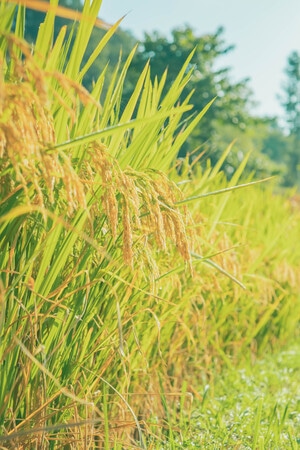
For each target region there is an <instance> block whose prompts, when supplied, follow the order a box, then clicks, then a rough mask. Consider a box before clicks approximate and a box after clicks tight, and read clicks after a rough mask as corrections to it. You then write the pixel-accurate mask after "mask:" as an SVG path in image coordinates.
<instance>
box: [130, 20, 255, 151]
mask: <svg viewBox="0 0 300 450" xmlns="http://www.w3.org/2000/svg"><path fill="white" fill-rule="evenodd" d="M223 31H224V30H223V28H219V29H218V30H217V31H216V33H213V34H206V35H203V36H197V35H196V34H195V33H194V31H193V29H192V28H190V27H189V26H185V27H184V28H176V29H174V30H173V31H172V32H171V37H170V38H167V37H165V36H162V35H160V34H159V33H158V32H154V33H153V34H147V33H146V34H145V37H144V40H142V41H141V43H140V45H139V48H138V51H137V53H136V55H135V57H134V59H133V62H132V65H131V68H130V70H129V79H128V85H127V95H128V96H129V95H130V92H132V90H133V88H134V86H135V84H136V81H137V78H138V75H139V74H140V73H141V70H142V68H143V67H144V65H145V64H146V62H147V61H148V60H150V65H151V70H152V80H154V78H155V76H158V77H161V76H162V74H163V73H164V71H165V69H166V68H167V69H168V77H167V82H166V89H168V87H169V86H170V85H171V84H172V82H173V81H174V79H175V77H176V75H177V73H178V72H179V70H180V69H181V67H182V66H183V64H184V62H185V60H186V59H187V57H188V55H189V54H190V53H191V52H192V51H193V50H194V49H196V50H195V53H194V55H193V58H192V60H191V63H190V68H193V74H192V77H191V80H190V82H189V83H188V85H187V87H186V89H185V91H184V92H183V96H186V95H187V94H188V93H189V92H191V91H192V90H194V91H195V92H194V94H193V97H192V99H191V103H193V105H194V111H201V110H202V109H203V108H204V106H205V105H206V104H207V103H208V102H209V101H210V100H212V99H213V98H214V97H216V101H215V103H214V104H213V106H212V107H211V108H210V109H209V110H208V112H207V113H206V114H205V116H204V117H203V119H202V120H201V122H200V125H199V127H197V129H196V130H194V132H193V134H192V136H191V137H190V138H189V139H188V141H187V142H186V144H185V145H184V146H183V148H182V150H181V154H180V156H184V155H185V154H187V153H192V152H193V151H194V150H195V149H196V148H199V147H201V146H202V148H203V145H205V144H207V143H209V145H208V148H210V149H212V147H211V145H210V143H211V142H212V140H213V137H214V135H215V134H216V133H217V131H216V130H217V128H218V123H220V122H221V123H232V124H235V125H236V126H237V127H239V128H244V127H245V123H246V122H247V121H248V120H249V112H248V106H250V101H251V100H249V99H251V95H252V93H251V91H250V89H249V87H248V84H247V80H242V81H240V82H238V83H232V82H231V80H230V70H229V69H228V68H221V69H220V68H216V62H218V59H219V58H220V57H221V56H223V55H225V54H227V53H228V52H230V51H231V50H232V48H233V47H232V46H228V45H226V44H225V42H224V39H223V36H222V35H223ZM211 156H212V157H213V155H211Z"/></svg>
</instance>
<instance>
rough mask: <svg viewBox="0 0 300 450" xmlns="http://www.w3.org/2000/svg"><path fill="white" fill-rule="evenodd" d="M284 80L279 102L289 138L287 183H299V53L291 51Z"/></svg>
mask: <svg viewBox="0 0 300 450" xmlns="http://www.w3.org/2000/svg"><path fill="white" fill-rule="evenodd" d="M285 75H286V81H285V84H284V85H283V91H284V94H283V96H282V97H281V104H282V106H283V107H284V109H285V117H286V124H287V129H288V132H289V138H290V148H289V153H288V173H287V177H286V184H287V185H294V184H297V185H298V186H299V185H300V180H299V164H300V54H299V53H298V52H296V51H294V52H292V53H291V54H290V56H289V57H288V61H287V66H286V69H285Z"/></svg>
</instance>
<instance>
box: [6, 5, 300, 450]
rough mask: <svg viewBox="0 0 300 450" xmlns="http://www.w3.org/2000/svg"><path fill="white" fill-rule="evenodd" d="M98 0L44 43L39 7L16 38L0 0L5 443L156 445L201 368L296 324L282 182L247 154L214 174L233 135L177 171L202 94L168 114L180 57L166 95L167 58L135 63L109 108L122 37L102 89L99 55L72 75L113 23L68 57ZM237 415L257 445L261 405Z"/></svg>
mask: <svg viewBox="0 0 300 450" xmlns="http://www.w3.org/2000/svg"><path fill="white" fill-rule="evenodd" d="M54 3H55V2H53V5H54ZM100 5H101V1H99V0H96V1H95V2H93V3H92V4H91V5H90V4H89V2H86V3H85V6H84V10H83V15H82V20H81V21H80V23H79V24H74V28H73V33H74V40H73V41H72V39H71V37H70V36H67V35H66V30H65V29H64V28H63V29H62V30H61V32H60V34H59V35H58V37H57V39H56V40H55V42H53V21H54V10H50V11H49V12H48V14H47V17H46V20H45V23H44V24H43V25H42V26H41V27H40V28H39V35H38V38H37V42H36V45H35V46H33V48H31V47H29V46H28V45H27V44H26V42H24V41H23V38H22V37H23V34H22V33H23V30H24V27H23V19H24V9H23V7H17V6H16V5H12V4H8V3H7V2H1V3H0V18H1V20H0V51H1V55H0V56H1V65H2V69H1V76H2V79H1V89H2V91H3V93H4V94H3V96H2V97H1V99H0V112H1V115H0V177H1V179H0V194H1V197H0V248H1V252H0V301H1V303H0V305H1V310H0V337H1V339H0V426H1V436H0V439H1V445H3V447H4V448H17V449H20V450H21V449H27V448H42V449H44V448H45V449H57V448H70V449H80V448H84V449H89V448H90V449H92V448H102V447H104V448H106V449H108V448H115V449H119V448H122V447H125V448H131V447H133V448H145V447H146V446H148V447H149V446H152V447H153V446H154V447H153V448H155V446H156V444H157V443H158V445H160V442H162V441H163V440H164V439H165V436H166V435H168V436H169V438H170V445H173V446H174V445H177V444H176V442H177V440H176V439H177V436H180V433H181V434H182V438H184V439H185V440H187V439H188V438H185V437H184V435H185V433H187V436H190V434H189V433H190V431H189V429H190V428H189V427H194V428H193V430H196V429H197V419H196V418H195V415H197V414H198V415H199V411H200V412H201V411H202V412H201V414H203V408H202V410H201V394H199V392H202V391H203V390H204V389H205V386H206V385H207V384H209V383H210V382H211V380H214V377H215V374H216V373H220V374H222V375H220V377H224V375H223V374H226V378H225V380H227V378H228V379H230V377H233V374H234V373H235V370H236V368H237V367H240V364H241V361H244V362H245V364H246V361H248V360H249V358H256V357H257V356H258V357H260V356H262V355H263V354H265V353H268V352H278V351H279V350H280V348H281V347H282V346H284V345H285V344H286V343H287V342H290V341H291V340H293V339H296V338H298V337H299V326H298V325H299V316H300V302H299V298H300V292H299V284H300V279H299V276H300V274H299V265H300V248H299V246H296V245H295V243H297V242H299V237H300V236H299V218H300V217H299V216H300V212H299V209H297V208H294V206H293V205H292V204H291V202H290V200H289V196H290V195H292V194H289V193H286V195H285V196H283V195H277V194H276V193H275V189H274V186H272V181H270V180H269V181H268V182H266V183H263V184H261V183H259V184H257V183H256V184H255V183H254V182H253V181H254V180H253V179H252V178H249V179H247V180H245V179H243V171H244V168H245V165H246V164H247V158H245V159H244V160H243V162H242V163H241V165H240V167H239V168H238V170H237V171H236V173H235V174H234V176H233V177H232V180H231V182H230V183H229V184H228V183H227V181H226V179H225V177H224V174H223V173H222V172H221V171H220V168H221V166H222V162H223V161H224V160H225V159H226V157H227V156H228V154H229V152H230V150H231V147H229V148H228V149H225V150H224V154H223V156H222V157H221V158H220V161H219V162H218V164H217V165H216V166H215V167H213V168H212V167H210V166H209V164H208V165H207V167H206V169H204V170H202V171H200V169H199V167H194V171H193V173H192V172H191V170H190V169H191V167H189V165H188V162H187V161H185V162H183V165H182V167H181V170H180V175H179V171H178V170H177V168H176V155H177V153H178V150H179V149H180V146H181V145H182V144H183V142H184V140H185V139H186V137H187V136H188V134H189V132H190V131H191V130H192V129H193V128H194V127H195V126H197V125H198V123H199V121H200V120H201V117H202V116H203V114H204V113H205V110H206V109H207V108H208V107H209V104H208V105H207V108H206V109H205V110H204V111H201V112H199V114H198V115H197V116H196V117H192V118H190V119H188V120H187V122H186V123H182V115H183V113H184V112H186V111H188V110H189V109H190V108H191V104H190V100H191V98H190V96H188V97H187V98H185V99H181V102H180V103H179V102H178V100H179V98H180V97H181V94H182V91H183V88H184V86H185V85H186V84H187V83H188V81H189V78H190V76H191V71H189V58H188V60H187V61H186V63H185V65H184V67H183V68H182V69H181V70H180V72H179V74H178V77H177V79H176V80H175V81H174V83H173V85H172V87H171V89H170V91H169V92H167V93H166V94H165V96H164V97H162V91H163V87H164V84H165V79H166V76H167V74H166V73H165V74H164V75H163V76H162V78H161V79H156V80H155V82H154V83H151V81H150V73H149V70H150V69H149V67H148V65H146V66H145V68H144V70H143V72H142V73H141V74H140V78H139V80H138V82H137V85H136V88H135V91H134V92H133V94H132V97H131V98H130V99H129V101H128V103H127V104H126V105H125V107H124V109H121V104H122V91H123V86H124V83H125V82H126V70H127V68H128V66H129V64H130V61H131V59H132V56H133V52H134V50H133V52H132V53H131V55H129V57H128V59H127V60H126V61H124V64H123V65H119V66H117V67H116V68H115V71H114V75H113V76H112V77H111V79H110V80H109V87H108V90H107V92H106V96H105V98H104V100H103V101H102V102H101V101H99V99H101V98H102V94H103V93H102V88H103V82H104V77H105V71H104V73H102V74H100V75H99V79H98V80H95V83H94V87H93V90H92V92H90V93H89V92H87V91H86V90H84V89H83V87H82V85H81V82H82V79H83V77H84V74H85V73H86V71H87V70H88V68H89V67H90V64H92V61H93V59H94V58H96V57H101V51H102V49H103V47H104V46H105V44H106V42H107V40H108V39H109V37H110V36H111V35H112V34H113V32H114V30H115V28H116V26H117V25H116V26H115V27H113V28H111V29H110V30H109V31H108V32H107V34H106V35H105V37H104V38H103V40H102V41H101V42H100V43H99V44H98V46H97V48H96V49H95V51H94V53H93V54H92V56H91V59H90V60H89V61H88V62H87V63H86V65H82V64H81V58H82V56H83V54H84V52H85V50H86V46H87V43H88V38H89V35H90V33H91V30H92V26H93V23H92V22H93V21H92V18H93V20H96V16H97V14H98V10H99V7H100ZM65 12H66V11H65V10H64V14H65ZM14 24H15V28H14V31H12V29H13V26H14ZM71 42H73V43H72V45H71ZM66 55H68V59H66ZM240 185H242V187H241V186H240ZM237 186H239V187H237ZM232 379H233V378H232ZM207 380H210V382H209V383H208V381H207ZM241 382H242V381H240V383H241ZM226 383H227V381H226ZM226 385H227V384H226ZM217 386H219V387H218V389H220V390H221V382H219V383H218V384H216V392H217ZM228 388H230V385H229V386H228ZM228 388H226V389H228ZM210 390H211V388H210ZM209 392H210V391H207V395H206V400H205V402H207V403H205V404H206V405H207V406H208V405H209V403H208V402H209V401H211V402H212V403H211V410H212V414H211V415H207V420H209V417H210V416H213V417H215V416H216V415H217V413H216V411H215V410H214V408H216V407H215V406H214V404H215V403H214V401H216V400H214V398H216V397H210V396H209V395H210V394H209ZM222 395H223V394H222ZM199 396H200V397H199ZM220 396H221V394H220ZM193 397H195V398H196V399H197V401H198V400H199V398H200V403H199V405H200V406H199V407H198V406H197V407H195V406H196V405H195V404H194V406H191V399H192V398H193ZM198 397H199V398H198ZM244 401H245V404H246V398H245V399H244ZM249 401H250V400H249ZM202 403H203V402H202ZM251 405H253V402H252V403H251V404H250V405H249V408H250V407H251ZM258 405H260V407H259V408H258V410H257V411H258V413H259V414H261V416H262V415H263V413H264V409H263V404H262V403H259V402H258ZM202 406H203V405H202ZM255 407H256V408H257V407H258V406H257V405H255ZM192 408H193V409H194V412H193V416H190V418H189V420H188V422H187V421H186V417H189V416H188V415H187V414H186V411H190V412H191V411H192ZM199 408H200V409H199ZM245 408H246V407H245ZM274 408H275V406H274ZM198 409H199V411H198ZM279 410H280V414H283V411H282V410H281V409H280V408H279V407H277V409H276V411H279ZM207 411H209V409H207ZM214 411H215V412H214ZM276 414H277V413H276ZM233 417H234V416H233ZM256 417H259V415H256ZM213 420H215V419H213ZM218 420H219V421H220V429H221V430H223V431H222V433H223V434H224V435H222V436H223V437H222V436H221V437H222V439H223V440H225V439H227V437H226V436H227V435H225V430H226V423H223V422H222V420H223V419H222V420H221V418H219V419H218ZM224 420H225V419H224ZM226 420H227V419H226ZM274 420H275V419H274ZM205 421H206V419H205V420H203V426H204V424H205V423H206V422H205ZM174 423H175V424H176V423H179V424H180V427H182V431H180V430H178V427H177V425H174ZM214 423H216V422H214ZM222 423H223V425H222ZM201 426H202V425H201ZM251 427H252V428H253V430H255V433H254V435H253V436H254V439H256V444H255V445H262V443H261V442H262V437H261V435H260V427H261V422H260V421H259V420H258V419H257V422H255V423H254V424H253V420H252V425H251ZM185 429H187V431H186V432H185ZM193 433H194V431H193ZM195 433H196V431H195ZM210 433H211V432H209V433H208V432H207V434H210ZM218 436H219V437H218V439H221V437H220V434H219V435H218ZM270 436H271V433H270ZM267 438H268V439H269V437H268V436H263V439H267ZM205 439H208V436H207V435H206V437H205ZM216 439H217V437H216ZM228 439H229V437H228ZM270 439H271V437H270ZM272 439H273V437H272ZM274 439H275V438H274ZM276 439H277V440H278V439H281V438H279V437H278V436H277V438H276ZM291 439H293V438H291ZM278 442H279V441H278ZM291 442H292V441H291ZM275 443H276V440H275ZM163 445H164V444H163ZM166 445H167V444H166ZM178 445H179V444H178ZM276 445H277V444H276ZM150 448H151V447H150Z"/></svg>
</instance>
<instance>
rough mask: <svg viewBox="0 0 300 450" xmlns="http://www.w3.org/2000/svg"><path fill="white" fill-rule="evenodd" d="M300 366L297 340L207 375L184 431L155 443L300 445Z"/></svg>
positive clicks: (245, 446)
mask: <svg viewBox="0 0 300 450" xmlns="http://www.w3.org/2000/svg"><path fill="white" fill-rule="evenodd" d="M299 370H300V364H299V343H298V344H293V346H291V347H287V348H284V349H282V350H281V351H280V352H279V353H275V354H273V355H268V356H266V357H264V358H262V359H260V360H255V361H254V362H252V363H251V362H249V361H248V363H245V361H244V362H243V364H242V365H238V366H237V367H235V368H234V369H226V370H224V371H222V373H221V374H214V376H213V378H206V377H205V376H204V379H203V382H204V383H206V384H205V385H204V389H203V390H202V391H199V392H198V393H197V397H195V400H194V403H193V404H192V405H191V407H190V409H189V411H186V415H185V416H184V415H182V417H181V422H180V423H179V424H177V428H179V429H180V432H179V433H175V436H172V437H171V438H170V439H168V440H166V441H165V442H163V443H162V444H161V445H157V446H154V447H153V448H157V449H159V448H161V449H181V448H187V449H192V448H201V449H202V448H203V449H211V450H212V449H221V448H222V449H223V448H224V449H244V450H246V449H249V450H250V449H297V448H299V445H300V399H299ZM205 378H206V379H205ZM187 418H188V419H187ZM174 429H176V427H175V426H174Z"/></svg>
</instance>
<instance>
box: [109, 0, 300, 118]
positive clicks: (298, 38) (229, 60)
mask: <svg viewBox="0 0 300 450" xmlns="http://www.w3.org/2000/svg"><path fill="white" fill-rule="evenodd" d="M127 13H128V14H127ZM124 14H127V16H126V17H125V18H124V22H123V28H125V29H130V30H131V31H132V32H133V34H134V35H135V36H136V37H137V38H141V37H142V36H143V32H144V31H148V32H151V31H153V30H158V31H160V32H162V33H163V34H166V35H167V34H168V32H169V31H170V30H171V29H172V28H174V27H177V26H180V25H184V24H188V25H191V26H192V27H193V28H194V30H195V32H196V33H197V34H198V35H201V34H204V33H213V32H215V31H216V30H217V28H218V27H219V26H223V27H224V28H225V33H224V38H225V41H226V43H227V44H234V45H235V49H234V50H233V51H232V52H231V53H230V54H228V55H226V56H224V57H223V58H222V60H221V61H220V64H221V66H222V67H228V66H229V67H232V71H231V76H232V80H233V81H238V80H241V79H243V78H246V77H250V79H251V80H250V86H251V88H252V89H253V91H254V95H255V99H256V100H257V101H258V102H260V105H259V106H258V107H257V108H256V110H255V112H256V113H257V114H260V115H265V114H267V115H279V116H280V115H281V114H282V113H283V111H282V108H281V106H280V103H279V101H278V100H277V98H276V95H277V94H279V93H280V92H281V85H282V82H283V80H284V74H283V70H284V68H285V66H286V61H287V57H288V55H289V54H290V53H291V51H293V50H297V51H299V52H300V0H149V1H147V0H145V1H143V0H103V2H102V7H101V10H100V17H101V18H102V19H104V20H106V21H107V22H109V23H113V22H115V21H116V20H117V19H119V18H120V17H121V16H123V15H124Z"/></svg>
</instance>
